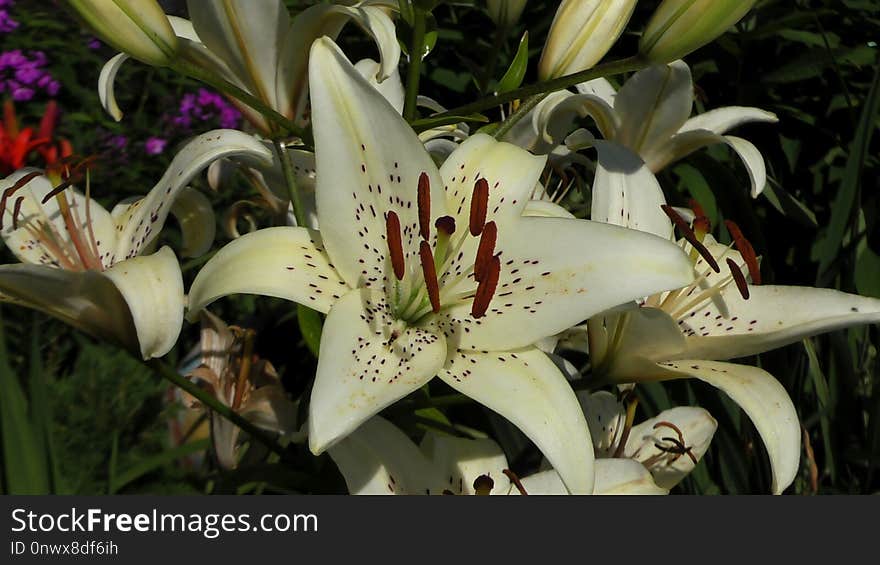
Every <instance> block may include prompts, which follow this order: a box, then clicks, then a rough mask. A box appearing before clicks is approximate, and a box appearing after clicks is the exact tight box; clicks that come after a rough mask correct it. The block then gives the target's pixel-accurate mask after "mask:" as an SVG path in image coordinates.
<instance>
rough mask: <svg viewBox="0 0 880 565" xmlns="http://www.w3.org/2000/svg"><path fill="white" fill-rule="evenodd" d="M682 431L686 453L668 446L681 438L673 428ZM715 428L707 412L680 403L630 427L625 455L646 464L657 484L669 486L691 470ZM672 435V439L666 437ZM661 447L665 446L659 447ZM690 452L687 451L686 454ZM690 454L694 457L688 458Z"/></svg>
mask: <svg viewBox="0 0 880 565" xmlns="http://www.w3.org/2000/svg"><path fill="white" fill-rule="evenodd" d="M668 424H672V425H673V426H675V428H677V430H678V431H681V435H682V438H683V439H684V441H681V443H683V444H684V446H685V448H686V449H687V450H688V454H681V453H674V452H672V451H669V450H668V448H672V447H675V443H674V442H675V441H680V438H679V437H678V434H677V431H676V429H675V428H672V427H670V426H669V425H668ZM716 428H718V422H716V421H715V418H713V417H712V415H711V414H709V412H707V411H706V410H704V409H702V408H698V407H694V406H679V407H676V408H670V409H669V410H664V411H663V412H661V413H660V414H659V415H657V416H655V417H653V418H651V419H649V420H645V421H644V422H642V423H640V424H639V425H637V426H633V428H632V430H630V434H629V439H628V441H627V442H626V449H625V450H624V455H625V456H626V457H629V458H631V459H635V460H636V461H639V462H641V463H642V465H644V467H647V469H648V470H649V471H650V472H651V474H652V475H653V476H654V482H655V483H656V484H657V486H659V487H660V488H666V489H670V488H672V487H674V486H675V485H677V484H678V483H679V482H681V481H682V479H684V478H685V477H686V476H687V475H688V473H690V472H691V471H693V470H694V467H695V466H696V464H695V463H694V460H696V461H697V462H699V461H700V460H701V459H702V458H703V455H705V453H706V451H707V450H708V449H709V445H710V444H711V443H712V436H714V435H715V430H716ZM668 438H672V440H670V439H668ZM661 447H662V448H664V449H661ZM689 454H690V455H689ZM691 455H692V456H693V459H692V458H691Z"/></svg>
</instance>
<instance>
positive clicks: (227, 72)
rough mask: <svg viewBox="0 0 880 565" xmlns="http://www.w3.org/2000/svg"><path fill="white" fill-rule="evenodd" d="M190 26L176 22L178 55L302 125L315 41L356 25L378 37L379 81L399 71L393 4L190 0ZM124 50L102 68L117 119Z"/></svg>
mask: <svg viewBox="0 0 880 565" xmlns="http://www.w3.org/2000/svg"><path fill="white" fill-rule="evenodd" d="M187 3H188V6H189V14H190V17H191V18H192V21H191V22H190V21H189V20H185V19H182V18H176V17H171V18H169V20H170V21H171V25H172V26H173V28H174V32H175V33H176V34H177V36H178V39H179V43H180V56H181V57H183V58H184V59H186V60H187V61H189V62H191V63H193V64H196V65H197V66H199V67H201V68H202V69H203V70H204V71H206V72H208V73H212V74H216V75H217V76H219V77H221V78H222V79H224V80H226V81H228V82H230V83H232V84H234V85H235V86H237V87H239V88H242V89H244V90H245V91H247V92H248V93H249V94H251V95H252V96H255V97H256V98H258V99H259V100H260V101H261V102H263V103H264V104H266V105H267V106H268V107H270V108H272V109H273V110H275V111H276V112H278V113H280V114H281V115H283V116H285V117H287V118H289V119H291V120H294V121H296V122H299V123H303V122H304V121H305V120H306V113H307V112H306V103H307V102H308V71H307V69H308V62H309V61H308V53H309V46H310V45H311V44H312V42H313V41H315V40H316V39H318V38H319V37H322V36H329V37H334V38H335V37H336V36H337V35H339V33H340V32H341V31H342V28H343V27H345V25H346V24H347V23H348V22H350V21H352V22H355V23H356V24H357V25H358V26H360V27H361V28H362V29H363V30H365V31H366V32H367V33H368V34H369V35H370V36H372V38H373V39H374V40H375V42H376V45H377V47H378V48H379V54H380V56H381V60H382V63H381V65H380V68H379V69H378V70H377V73H376V77H377V80H379V81H384V80H385V79H386V78H388V77H390V76H391V75H392V74H393V73H395V72H396V69H397V63H398V61H399V59H400V46H399V44H398V42H397V36H396V34H395V28H394V22H393V21H392V20H391V18H390V16H389V15H388V14H387V11H388V10H389V7H390V6H393V5H394V4H396V2H394V3H391V2H389V1H388V0H362V1H359V2H354V3H351V2H348V3H346V4H348V5H342V4H340V3H322V4H317V5H314V6H311V7H309V8H307V9H306V10H304V11H302V12H301V13H299V14H297V15H296V17H294V18H291V17H290V14H289V13H288V11H287V8H286V6H285V4H284V2H283V0H261V1H260V2H254V1H253V0H188V2H187ZM126 58H127V55H126V54H124V53H122V54H119V55H117V56H116V57H113V58H112V59H110V61H108V62H107V64H106V65H105V66H104V69H103V70H102V71H101V77H100V79H99V85H98V90H99V94H100V95H101V102H102V104H103V105H104V108H105V109H106V110H107V112H108V113H109V114H110V115H111V116H113V117H114V118H115V119H116V120H117V121H118V120H120V119H122V111H121V110H120V109H119V106H118V105H117V104H116V99H115V95H114V94H113V89H114V82H115V77H116V73H117V71H118V70H119V67H120V66H121V65H122V63H123V62H124V61H125V60H126ZM233 102H235V103H236V105H238V106H239V108H240V109H241V110H242V112H243V113H244V115H245V116H246V117H247V118H248V120H249V121H250V122H251V123H253V124H254V125H255V126H256V127H257V128H258V129H259V130H260V131H261V132H263V133H271V131H272V127H271V124H270V123H269V122H267V121H266V118H265V117H264V116H263V115H262V114H260V113H259V112H257V111H256V110H254V109H253V108H250V107H249V106H247V105H246V104H244V103H241V102H239V101H237V100H233Z"/></svg>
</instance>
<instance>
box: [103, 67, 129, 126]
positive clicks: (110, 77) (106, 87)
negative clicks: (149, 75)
mask: <svg viewBox="0 0 880 565" xmlns="http://www.w3.org/2000/svg"><path fill="white" fill-rule="evenodd" d="M129 58H130V57H129V56H128V55H126V54H125V53H119V54H118V55H116V56H114V57H112V58H111V59H110V60H109V61H107V62H106V63H105V64H104V66H103V67H101V74H100V75H98V98H99V99H100V100H101V106H103V108H104V110H105V111H106V112H107V113H108V114H110V116H111V117H112V118H113V119H114V120H116V121H117V122H119V121H122V110H120V109H119V104H117V103H116V88H115V86H116V73H118V72H119V69H120V68H121V67H122V64H123V63H124V62H125V61H127V60H128V59H129Z"/></svg>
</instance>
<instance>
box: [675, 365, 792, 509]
mask: <svg viewBox="0 0 880 565" xmlns="http://www.w3.org/2000/svg"><path fill="white" fill-rule="evenodd" d="M661 366H662V367H665V368H668V369H670V370H671V371H674V372H676V373H678V374H679V375H680V376H688V377H694V378H697V379H700V380H701V381H704V382H707V383H709V384H711V385H712V386H715V387H717V388H719V389H721V390H722V391H724V392H725V393H727V395H728V396H729V397H730V398H731V399H732V400H733V401H734V402H736V403H737V404H739V406H740V408H742V409H743V411H745V413H746V414H747V415H748V416H749V418H750V419H751V420H752V423H754V424H755V428H757V430H758V433H759V434H760V435H761V439H762V440H763V441H764V446H765V447H766V448H767V454H768V455H769V456H770V466H771V469H772V473H773V486H772V489H773V493H774V494H780V493H781V492H782V491H784V490H785V489H786V488H787V487H788V486H789V485H790V484H791V483H792V481H794V478H795V476H796V475H797V471H798V466H799V464H800V455H801V425H800V421H799V420H798V415H797V411H796V410H795V407H794V404H792V402H791V398H789V396H788V393H787V392H786V391H785V388H783V386H782V385H781V384H779V381H777V380H776V379H775V378H774V377H773V375H771V374H770V373H768V372H767V371H764V370H762V369H759V368H757V367H750V366H748V365H735V364H733V363H719V362H716V361H703V360H692V359H687V360H681V361H675V362H668V363H661Z"/></svg>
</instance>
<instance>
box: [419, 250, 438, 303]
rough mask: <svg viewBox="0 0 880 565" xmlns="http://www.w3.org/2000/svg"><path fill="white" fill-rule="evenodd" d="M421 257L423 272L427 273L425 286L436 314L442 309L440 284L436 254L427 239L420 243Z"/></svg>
mask: <svg viewBox="0 0 880 565" xmlns="http://www.w3.org/2000/svg"><path fill="white" fill-rule="evenodd" d="M419 258H420V259H421V260H422V273H423V274H424V275H425V286H426V287H427V288H428V298H429V299H430V300H431V310H433V311H434V313H435V314H436V313H437V312H439V311H440V285H439V284H438V283H437V268H436V267H435V266H434V255H433V254H432V253H431V246H430V245H429V244H428V242H427V241H424V240H423V241H422V243H421V244H420V245H419Z"/></svg>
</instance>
